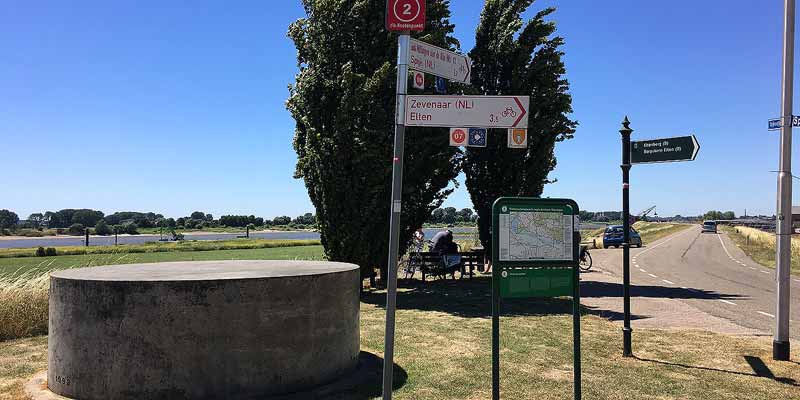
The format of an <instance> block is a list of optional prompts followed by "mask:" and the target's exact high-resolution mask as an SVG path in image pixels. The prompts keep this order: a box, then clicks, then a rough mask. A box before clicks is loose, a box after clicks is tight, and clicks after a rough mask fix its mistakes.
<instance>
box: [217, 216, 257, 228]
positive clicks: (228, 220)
mask: <svg viewBox="0 0 800 400" xmlns="http://www.w3.org/2000/svg"><path fill="white" fill-rule="evenodd" d="M219 223H220V224H221V225H224V226H231V227H245V226H247V225H254V226H262V225H264V218H260V217H256V216H255V215H223V216H221V217H219Z"/></svg>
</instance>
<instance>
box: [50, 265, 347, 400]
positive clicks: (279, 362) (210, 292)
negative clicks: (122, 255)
mask: <svg viewBox="0 0 800 400" xmlns="http://www.w3.org/2000/svg"><path fill="white" fill-rule="evenodd" d="M359 277H360V275H359V270H358V267H357V266H355V265H352V264H343V263H331V262H310V261H203V262H174V263H157V264H133V265H119V266H106V267H93V268H80V269H72V270H65V271H58V272H54V273H53V274H52V277H51V281H50V332H49V338H48V357H49V360H48V374H47V378H48V387H49V389H50V390H51V391H52V392H55V393H57V394H60V395H62V396H66V397H73V398H79V399H86V400H94V399H96V400H101V399H102V400H106V399H178V398H181V399H182V398H188V399H211V398H225V399H236V398H251V397H254V396H270V395H277V394H284V393H290V392H297V391H302V390H306V389H309V388H311V387H314V386H318V385H322V384H326V383H328V382H331V381H334V380H336V379H337V378H339V377H341V376H343V375H345V374H348V373H349V372H351V371H353V370H354V369H355V368H356V365H357V363H358V356H359V347H360V343H359V285H360V278H359Z"/></svg>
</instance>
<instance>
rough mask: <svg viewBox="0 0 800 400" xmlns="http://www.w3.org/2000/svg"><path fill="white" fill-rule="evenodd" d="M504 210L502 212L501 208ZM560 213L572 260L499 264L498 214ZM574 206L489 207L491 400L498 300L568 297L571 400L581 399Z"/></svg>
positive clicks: (523, 202)
mask: <svg viewBox="0 0 800 400" xmlns="http://www.w3.org/2000/svg"><path fill="white" fill-rule="evenodd" d="M503 207H505V209H504V208H503ZM554 209H560V210H561V211H562V212H563V213H564V215H572V217H573V218H572V223H573V236H572V259H571V260H570V259H563V260H545V259H535V258H532V259H529V260H501V259H500V256H499V253H500V229H499V228H500V217H499V216H500V214H502V213H508V212H512V211H535V210H542V211H544V210H547V211H550V210H554ZM578 215H579V209H578V203H576V202H575V201H574V200H570V199H540V198H525V197H501V198H499V199H497V201H495V203H494V205H493V206H492V270H493V271H492V400H500V308H501V305H502V299H515V298H516V299H519V298H530V297H558V296H572V346H573V347H572V357H573V399H575V400H579V399H580V398H581V322H580V269H579V268H578V258H579V254H580V235H578V226H577V224H578V222H579V221H578V218H577V216H578Z"/></svg>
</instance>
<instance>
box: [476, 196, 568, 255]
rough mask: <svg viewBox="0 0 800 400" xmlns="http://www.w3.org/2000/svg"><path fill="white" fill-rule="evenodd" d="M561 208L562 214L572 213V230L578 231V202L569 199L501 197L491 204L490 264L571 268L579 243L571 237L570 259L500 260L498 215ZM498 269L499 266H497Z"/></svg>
mask: <svg viewBox="0 0 800 400" xmlns="http://www.w3.org/2000/svg"><path fill="white" fill-rule="evenodd" d="M557 209H559V210H561V211H562V212H563V214H564V215H572V221H573V232H577V231H578V227H577V226H576V224H577V223H578V215H579V208H578V203H576V202H575V201H574V200H571V199H549V198H548V199H540V198H535V197H501V198H499V199H497V200H496V201H495V202H494V205H493V206H492V249H497V250H498V251H492V266H493V268H494V267H500V268H504V267H529V268H530V267H555V268H573V267H575V266H577V265H578V252H579V249H580V243H577V242H576V239H575V235H574V234H573V238H572V247H573V249H572V259H571V260H568V259H564V260H544V259H541V260H537V259H531V260H517V261H511V260H502V259H501V258H500V251H499V249H500V215H502V214H508V213H511V212H515V211H517V212H519V211H544V210H547V211H550V210H557ZM498 269H499V268H498Z"/></svg>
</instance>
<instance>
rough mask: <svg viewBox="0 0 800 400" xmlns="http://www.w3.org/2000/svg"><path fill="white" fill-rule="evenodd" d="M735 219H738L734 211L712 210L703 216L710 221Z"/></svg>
mask: <svg viewBox="0 0 800 400" xmlns="http://www.w3.org/2000/svg"><path fill="white" fill-rule="evenodd" d="M735 218H736V213H734V212H733V211H725V212H722V211H715V210H711V211H709V212H707V213H705V214H704V215H703V219H709V220H719V219H722V220H729V219H735Z"/></svg>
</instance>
